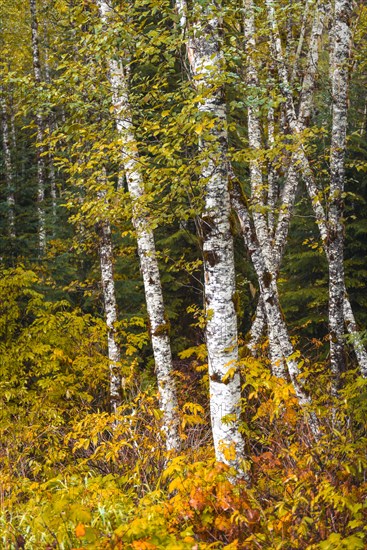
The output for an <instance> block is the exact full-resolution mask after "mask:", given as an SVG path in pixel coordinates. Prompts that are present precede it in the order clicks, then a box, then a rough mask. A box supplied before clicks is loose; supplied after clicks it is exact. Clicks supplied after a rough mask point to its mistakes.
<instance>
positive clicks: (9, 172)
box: [0, 88, 15, 239]
mask: <svg viewBox="0 0 367 550" xmlns="http://www.w3.org/2000/svg"><path fill="white" fill-rule="evenodd" d="M0 102H1V122H2V131H3V132H2V133H3V152H4V168H5V181H6V202H7V207H8V211H7V215H8V234H9V237H10V238H11V239H15V212H14V208H15V198H14V177H13V164H12V158H11V152H10V141H9V125H8V113H7V109H6V101H5V97H4V91H3V90H2V89H1V88H0Z"/></svg>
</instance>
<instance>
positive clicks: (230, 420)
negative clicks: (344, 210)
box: [177, 2, 245, 475]
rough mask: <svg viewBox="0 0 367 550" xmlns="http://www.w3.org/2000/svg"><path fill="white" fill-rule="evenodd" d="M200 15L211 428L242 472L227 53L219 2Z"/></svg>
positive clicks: (194, 36) (221, 450)
mask: <svg viewBox="0 0 367 550" xmlns="http://www.w3.org/2000/svg"><path fill="white" fill-rule="evenodd" d="M197 7H198V10H199V14H198V19H197V21H196V22H195V24H194V27H193V32H192V33H190V36H188V38H187V42H186V46H187V52H188V59H189V62H190V67H191V72H192V75H193V77H194V80H195V85H196V86H197V89H198V93H201V94H202V96H203V100H202V102H201V104H199V110H200V113H201V114H202V115H203V116H205V117H206V118H208V119H211V120H215V126H214V128H213V129H212V130H211V137H212V138H213V141H210V142H205V140H202V142H201V143H200V145H199V147H200V148H201V150H205V149H207V150H208V155H207V159H206V160H205V161H203V164H202V169H201V180H202V182H203V185H204V186H205V209H204V212H203V214H202V217H201V238H202V242H203V257H204V291H205V305H206V316H207V325H206V344H207V349H208V362H209V389H210V412H211V423H212V433H213V440H214V448H215V456H216V458H217V460H218V461H221V462H225V463H227V464H229V465H231V466H233V467H234V468H235V469H236V470H237V472H238V473H239V475H243V474H241V461H242V459H243V458H244V454H245V453H244V442H243V439H242V436H241V434H240V432H239V419H240V403H241V385H240V375H239V369H238V347H237V338H238V335H237V315H236V311H235V307H234V301H235V293H236V286H235V271H234V252H233V238H232V235H231V231H230V221H229V220H230V210H231V205H230V196H229V189H228V168H227V146H228V135H227V129H226V106H225V103H224V101H223V90H222V88H221V87H218V85H217V83H216V81H217V80H218V77H220V76H222V74H223V63H224V59H223V56H222V54H221V51H220V46H219V20H218V13H217V10H218V6H214V5H213V4H212V3H208V5H207V6H205V7H200V6H199V5H198V6H197ZM177 9H178V10H179V15H180V20H181V21H186V11H185V10H186V6H185V4H184V3H183V2H180V3H179V4H178V5H177Z"/></svg>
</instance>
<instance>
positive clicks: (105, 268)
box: [96, 170, 124, 413]
mask: <svg viewBox="0 0 367 550" xmlns="http://www.w3.org/2000/svg"><path fill="white" fill-rule="evenodd" d="M101 180H103V181H101V182H100V183H101V184H103V183H105V180H106V176H105V171H104V170H103V176H102V178H101ZM105 195H106V193H105V192H104V191H102V192H99V193H98V196H99V198H100V199H101V200H103V199H105ZM96 231H97V234H98V238H99V242H98V253H99V263H100V268H101V283H102V292H103V302H104V308H105V318H106V325H107V346H108V360H109V371H110V406H111V412H113V413H115V412H116V410H117V407H119V406H120V405H121V402H122V401H121V390H122V387H123V382H124V381H123V379H122V376H121V373H120V366H121V351H120V348H119V346H118V343H117V338H116V323H117V321H118V312H117V302H116V291H115V278H114V269H113V246H112V234H111V224H110V222H109V220H107V219H106V220H101V221H100V222H98V223H97V225H96Z"/></svg>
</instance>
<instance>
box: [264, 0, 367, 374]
mask: <svg viewBox="0 0 367 550" xmlns="http://www.w3.org/2000/svg"><path fill="white" fill-rule="evenodd" d="M267 5H268V11H269V19H270V22H271V26H272V31H273V33H274V44H273V49H274V56H275V59H276V61H277V65H278V73H279V76H280V79H281V81H282V84H283V90H285V92H286V93H285V95H286V100H287V101H286V115H287V121H288V124H289V126H290V129H291V131H292V132H293V133H299V132H300V131H302V130H303V129H304V127H305V124H306V120H307V117H308V116H309V113H310V109H311V105H312V103H311V102H312V93H313V87H314V79H315V72H316V68H317V61H318V47H317V46H318V42H319V38H320V36H321V33H322V29H323V25H324V21H325V16H326V11H327V9H328V6H329V3H327V4H326V5H324V6H323V4H322V2H320V3H319V4H318V11H317V12H316V16H315V19H314V24H313V32H312V36H311V40H310V57H309V63H308V67H309V69H308V71H307V73H306V76H305V83H304V86H303V90H302V102H301V105H300V109H299V117H298V120H297V118H296V115H295V109H294V104H293V99H292V96H291V94H290V87H289V83H288V76H287V72H286V69H285V65H284V61H283V56H282V49H281V42H280V38H279V34H278V30H277V25H276V20H275V13H274V10H273V8H272V6H271V2H270V1H269V0H267ZM334 32H335V31H333V32H332V35H333V36H334ZM334 55H335V54H334V51H332V55H331V60H332V59H333V57H334ZM344 68H345V65H344ZM344 124H346V121H345V123H344ZM344 150H345V145H344ZM294 159H295V161H296V163H297V165H298V167H299V170H300V172H301V173H302V178H303V180H304V182H305V184H306V188H307V191H308V194H309V197H310V199H311V204H312V207H313V210H314V214H315V217H316V222H317V226H318V228H319V231H320V236H321V241H322V244H323V248H324V251H325V254H326V257H327V260H328V263H329V264H330V259H329V246H328V242H329V227H328V222H327V218H326V213H325V209H324V207H323V205H322V203H321V201H320V197H319V195H320V194H319V190H318V187H317V185H316V182H315V178H314V175H313V173H312V170H311V168H310V164H309V162H308V159H307V157H306V154H305V152H304V149H303V147H300V148H299V149H298V151H297V153H295V154H294ZM295 192H296V187H294V193H295ZM293 200H294V199H293ZM290 202H291V201H290ZM290 214H291V212H290V211H289V212H288V213H287V214H286V215H287V216H288V217H289V219H290ZM287 223H289V222H287ZM277 231H278V228H277ZM276 239H277V237H276ZM279 257H281V256H279ZM339 291H340V283H339ZM343 311H344V317H345V320H346V325H347V330H348V332H349V334H350V335H351V336H352V337H353V338H352V343H353V347H354V351H355V354H356V357H357V360H358V364H359V367H360V369H361V373H362V375H363V376H365V377H366V376H367V352H366V350H365V348H364V346H363V343H362V340H361V337H360V335H359V333H358V332H356V328H357V326H356V323H355V320H354V316H353V312H352V308H351V305H350V302H349V299H348V295H347V291H346V288H345V281H344V277H343Z"/></svg>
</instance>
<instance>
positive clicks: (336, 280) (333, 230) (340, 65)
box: [328, 0, 352, 391]
mask: <svg viewBox="0 0 367 550" xmlns="http://www.w3.org/2000/svg"><path fill="white" fill-rule="evenodd" d="M334 6H335V7H334V24H333V33H332V36H333V55H332V68H331V74H332V80H331V84H332V129H331V150H330V193H329V213H328V214H329V216H328V230H329V232H328V249H329V331H330V362H331V371H332V373H333V377H334V391H335V390H336V389H337V387H338V385H339V378H340V375H341V373H342V372H343V371H344V369H345V357H344V338H343V336H344V311H343V303H344V292H345V285H344V258H343V252H344V227H343V221H342V218H343V210H344V209H343V193H344V179H345V166H344V161H345V150H346V135H347V122H348V120H347V113H348V107H347V97H348V83H349V75H348V61H349V56H350V46H351V29H350V18H351V14H352V1H351V0H335V5H334Z"/></svg>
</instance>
